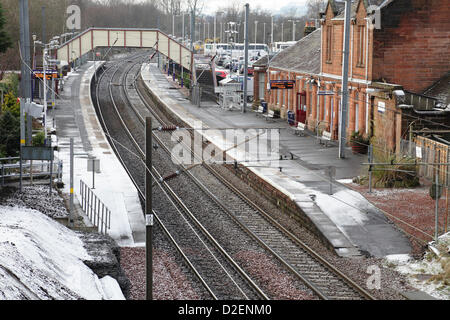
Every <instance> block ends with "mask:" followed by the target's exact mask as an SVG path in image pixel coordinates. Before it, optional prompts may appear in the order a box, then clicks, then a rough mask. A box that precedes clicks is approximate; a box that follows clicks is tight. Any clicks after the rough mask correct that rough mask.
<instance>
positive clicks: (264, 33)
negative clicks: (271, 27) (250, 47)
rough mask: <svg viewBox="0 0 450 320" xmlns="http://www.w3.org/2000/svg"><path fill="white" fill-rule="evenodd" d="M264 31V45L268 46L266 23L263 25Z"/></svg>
mask: <svg viewBox="0 0 450 320" xmlns="http://www.w3.org/2000/svg"><path fill="white" fill-rule="evenodd" d="M263 26H264V27H263V31H264V34H263V43H264V44H266V23H265V22H264V23H263Z"/></svg>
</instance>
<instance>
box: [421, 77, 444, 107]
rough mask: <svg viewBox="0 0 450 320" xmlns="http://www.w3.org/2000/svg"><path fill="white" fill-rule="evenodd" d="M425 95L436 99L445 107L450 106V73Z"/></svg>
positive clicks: (427, 90) (426, 91)
mask: <svg viewBox="0 0 450 320" xmlns="http://www.w3.org/2000/svg"><path fill="white" fill-rule="evenodd" d="M423 94H424V95H427V96H430V97H433V98H436V99H437V100H438V101H439V102H441V103H443V104H445V105H450V71H448V72H447V74H446V75H444V76H443V77H442V78H440V79H439V80H438V81H436V83H434V84H433V85H432V86H431V87H429V88H428V89H426V90H425V91H424V92H423Z"/></svg>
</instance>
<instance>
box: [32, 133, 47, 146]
mask: <svg viewBox="0 0 450 320" xmlns="http://www.w3.org/2000/svg"><path fill="white" fill-rule="evenodd" d="M44 140H45V134H44V131H40V132H38V133H37V134H35V135H34V136H33V140H32V144H33V146H34V147H40V146H43V145H44Z"/></svg>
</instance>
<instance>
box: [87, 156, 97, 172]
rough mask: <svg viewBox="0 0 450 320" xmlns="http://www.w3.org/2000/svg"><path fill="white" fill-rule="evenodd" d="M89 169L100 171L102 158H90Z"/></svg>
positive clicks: (90, 170)
mask: <svg viewBox="0 0 450 320" xmlns="http://www.w3.org/2000/svg"><path fill="white" fill-rule="evenodd" d="M87 165H88V166H87V171H88V172H92V171H95V172H96V173H100V159H88V161H87Z"/></svg>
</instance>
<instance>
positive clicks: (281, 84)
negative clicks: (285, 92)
mask: <svg viewBox="0 0 450 320" xmlns="http://www.w3.org/2000/svg"><path fill="white" fill-rule="evenodd" d="M294 86H295V80H270V89H272V90H277V89H294Z"/></svg>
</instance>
